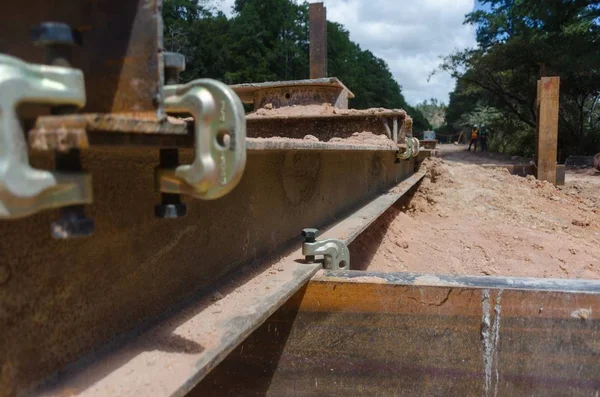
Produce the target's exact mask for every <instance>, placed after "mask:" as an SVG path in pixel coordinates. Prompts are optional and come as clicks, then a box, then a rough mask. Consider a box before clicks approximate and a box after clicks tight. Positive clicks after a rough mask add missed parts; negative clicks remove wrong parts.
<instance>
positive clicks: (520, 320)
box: [189, 271, 600, 397]
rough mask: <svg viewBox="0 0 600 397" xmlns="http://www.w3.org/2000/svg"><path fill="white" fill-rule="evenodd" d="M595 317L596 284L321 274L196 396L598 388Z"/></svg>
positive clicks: (589, 391)
mask: <svg viewBox="0 0 600 397" xmlns="http://www.w3.org/2000/svg"><path fill="white" fill-rule="evenodd" d="M598 312H600V281H586V280H549V279H533V278H512V277H454V276H440V275H426V274H385V273H369V272H359V271H335V272H334V271H323V272H320V273H318V274H317V275H316V276H315V277H314V278H313V279H312V280H311V282H310V283H309V284H308V286H307V288H305V289H303V290H301V291H299V292H298V293H297V294H296V295H295V296H294V297H293V298H292V299H290V300H289V301H288V302H287V303H286V304H285V305H284V306H283V307H282V308H281V309H280V310H278V311H277V312H276V313H275V314H274V315H273V316H271V317H270V318H269V319H268V320H267V321H266V322H265V323H264V324H263V325H262V326H261V327H260V328H259V329H257V330H256V331H255V332H254V333H253V334H252V335H251V336H250V337H249V338H248V339H247V340H246V341H245V342H244V343H243V344H242V345H240V347H238V348H237V349H235V350H234V352H232V353H231V354H230V355H229V356H228V357H227V358H226V359H225V360H224V361H223V362H222V363H221V365H219V366H218V367H217V368H216V369H215V370H213V371H212V372H211V373H210V374H209V375H208V376H207V377H206V378H205V379H204V380H203V381H202V382H201V383H200V384H199V386H198V387H197V388H195V389H194V390H193V391H192V392H191V393H190V394H189V396H191V397H195V396H223V395H285V396H306V395H327V396H348V395H385V396H388V395H423V394H426V395H430V394H431V395H438V394H439V395H452V396H466V395H486V396H492V395H532V394H533V395H557V396H558V395H594V394H595V393H596V392H597V391H598V390H599V389H600V378H599V377H598V374H599V373H600V360H598V355H599V354H600V347H599V345H598V335H600V321H598ZM232 374H235V376H232Z"/></svg>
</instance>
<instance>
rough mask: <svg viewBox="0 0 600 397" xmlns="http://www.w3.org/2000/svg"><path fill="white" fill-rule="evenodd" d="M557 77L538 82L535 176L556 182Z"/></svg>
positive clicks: (543, 78)
mask: <svg viewBox="0 0 600 397" xmlns="http://www.w3.org/2000/svg"><path fill="white" fill-rule="evenodd" d="M559 87H560V78H559V77H542V79H541V80H540V81H539V82H538V106H539V108H538V124H537V148H536V150H537V178H538V179H539V180H543V181H548V182H552V183H554V184H556V154H557V144H558V103H559V98H558V96H559Z"/></svg>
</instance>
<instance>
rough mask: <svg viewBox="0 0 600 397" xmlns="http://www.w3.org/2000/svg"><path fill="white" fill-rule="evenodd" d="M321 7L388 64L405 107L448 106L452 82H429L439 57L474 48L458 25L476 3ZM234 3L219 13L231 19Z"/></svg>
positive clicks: (469, 33)
mask: <svg viewBox="0 0 600 397" xmlns="http://www.w3.org/2000/svg"><path fill="white" fill-rule="evenodd" d="M323 1H324V3H325V6H326V7H327V19H328V20H330V21H335V22H339V23H341V24H342V25H344V26H345V28H346V29H347V30H348V31H349V32H350V38H351V39H352V40H353V41H355V42H357V43H358V44H359V45H360V46H361V48H363V49H365V50H370V51H371V52H373V53H374V54H375V55H376V56H378V57H380V58H383V59H384V60H385V61H386V62H387V63H388V65H389V67H390V70H391V71H392V73H393V75H394V77H395V78H396V80H397V81H398V83H399V84H400V85H401V86H402V89H403V93H404V96H405V97H406V99H407V101H408V102H409V103H411V104H413V105H414V104H417V103H418V102H421V101H422V100H424V99H428V98H432V97H433V98H437V99H439V100H442V101H444V102H448V94H449V92H451V91H452V90H453V88H454V81H453V79H452V78H451V77H450V76H449V75H447V74H442V73H438V74H436V75H434V76H433V77H432V78H431V79H430V80H429V81H428V77H429V75H430V73H431V72H432V71H433V70H435V69H437V67H438V65H439V63H440V59H439V56H440V55H446V54H449V53H451V52H452V51H454V50H456V49H463V48H466V47H472V46H475V30H474V28H473V27H472V26H465V25H463V24H462V22H463V20H464V16H465V14H466V13H468V12H470V11H472V10H473V7H474V5H475V0H323ZM233 2H234V0H223V1H222V3H221V5H220V6H219V8H220V9H221V10H223V11H224V12H225V13H226V14H227V15H231V6H232V5H233ZM310 2H315V0H311V1H310ZM349 88H350V89H352V87H349Z"/></svg>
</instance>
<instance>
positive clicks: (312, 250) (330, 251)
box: [302, 229, 350, 270]
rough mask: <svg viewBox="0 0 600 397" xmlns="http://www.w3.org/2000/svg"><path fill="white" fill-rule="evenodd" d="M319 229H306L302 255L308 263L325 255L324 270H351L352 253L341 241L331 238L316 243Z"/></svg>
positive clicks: (303, 234) (303, 232) (303, 233)
mask: <svg viewBox="0 0 600 397" xmlns="http://www.w3.org/2000/svg"><path fill="white" fill-rule="evenodd" d="M318 233H319V231H318V230H317V229H304V230H303V231H302V236H303V237H304V244H302V255H304V256H305V257H306V259H307V261H308V262H312V261H314V256H315V255H323V268H324V269H328V270H350V251H349V250H348V247H347V246H346V243H344V242H343V241H341V240H338V239H334V238H330V239H326V240H319V241H316V240H315V237H316V236H317V235H318Z"/></svg>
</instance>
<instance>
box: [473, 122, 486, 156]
mask: <svg viewBox="0 0 600 397" xmlns="http://www.w3.org/2000/svg"><path fill="white" fill-rule="evenodd" d="M479 141H480V142H481V152H482V153H483V152H487V129H486V128H485V124H482V125H481V128H480V129H479ZM475 150H477V149H475Z"/></svg>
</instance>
